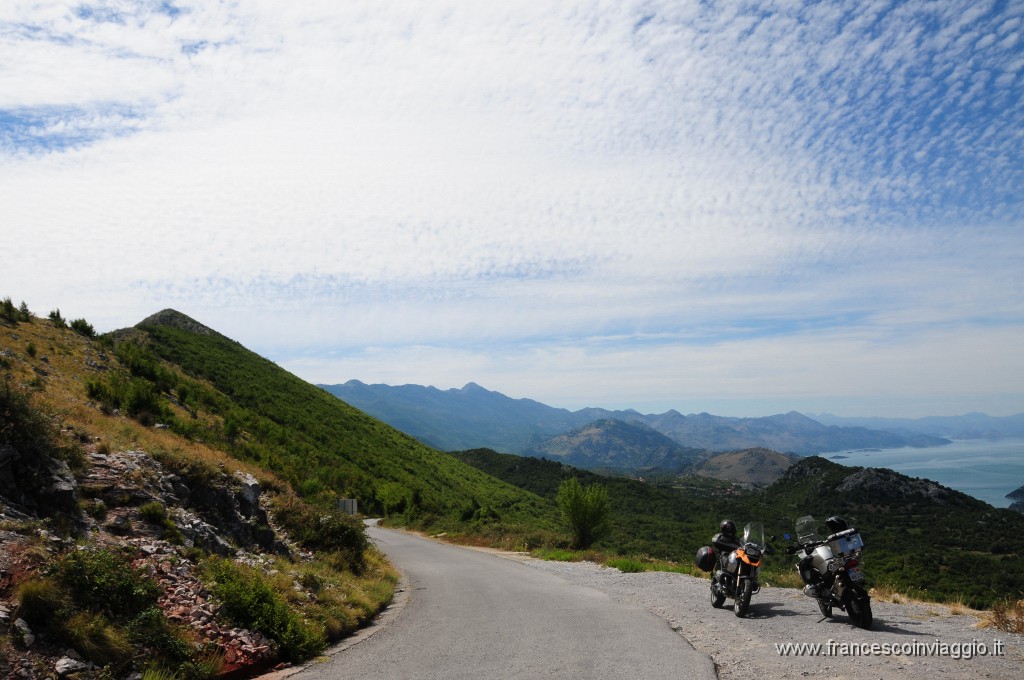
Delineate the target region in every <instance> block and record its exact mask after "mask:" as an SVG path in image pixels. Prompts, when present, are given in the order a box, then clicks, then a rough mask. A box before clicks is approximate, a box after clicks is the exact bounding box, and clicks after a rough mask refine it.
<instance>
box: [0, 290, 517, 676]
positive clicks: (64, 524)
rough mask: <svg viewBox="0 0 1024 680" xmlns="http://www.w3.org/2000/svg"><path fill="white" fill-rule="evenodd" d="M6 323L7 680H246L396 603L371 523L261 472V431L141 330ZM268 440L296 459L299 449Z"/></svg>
mask: <svg viewBox="0 0 1024 680" xmlns="http://www.w3.org/2000/svg"><path fill="white" fill-rule="evenodd" d="M12 310H14V308H13V305H12V304H11V303H10V300H9V298H8V299H6V300H3V301H0V544H2V548H0V622H2V623H3V624H4V625H3V630H2V632H0V667H2V668H3V669H4V671H10V669H11V663H10V662H11V660H12V659H14V658H15V655H16V658H17V659H19V661H18V666H19V668H21V669H22V671H24V673H23V674H24V675H26V676H31V677H44V676H45V677H50V676H52V677H57V675H60V676H61V677H64V676H66V677H108V678H113V677H143V674H144V673H145V674H146V675H147V676H151V677H168V678H169V677H172V676H174V677H179V676H180V677H185V676H187V677H213V676H215V675H220V674H223V676H224V677H252V676H253V675H255V674H257V673H259V672H264V671H266V670H267V669H269V668H270V667H272V666H274V665H276V664H278V663H281V662H284V661H291V662H298V661H302V660H304V659H308V658H311V657H315V656H317V655H318V654H319V653H320V652H321V651H322V650H323V649H324V648H325V647H326V646H327V644H328V642H329V641H331V640H336V639H338V638H340V637H342V636H344V635H348V634H350V633H352V632H354V631H355V630H356V629H357V628H358V627H360V626H361V625H363V624H364V623H365V622H367V621H368V620H370V619H372V618H373V617H374V616H375V615H376V614H377V612H378V611H379V610H380V609H381V608H382V607H384V606H385V605H386V604H387V603H388V602H389V600H390V599H391V595H392V592H393V590H394V584H395V583H396V582H397V579H398V574H397V572H395V571H394V570H393V569H391V567H390V566H389V565H388V564H387V562H386V560H385V559H384V558H383V556H382V555H381V554H380V553H379V552H378V551H377V550H376V549H374V548H373V546H372V545H371V544H370V543H369V541H368V540H367V537H366V534H365V532H364V528H363V524H362V522H360V521H359V520H357V519H356V518H353V517H350V516H348V515H347V514H345V513H342V512H340V511H339V510H338V509H336V508H335V507H334V504H333V503H332V502H331V500H332V499H331V498H330V496H329V495H326V494H322V493H317V494H313V495H311V496H309V497H307V498H306V499H302V498H300V497H299V496H298V495H297V494H296V493H295V490H294V489H293V487H292V485H291V484H290V482H289V481H288V480H287V479H285V478H283V476H281V475H278V474H277V473H276V472H275V471H274V470H273V469H271V466H270V465H261V464H257V463H256V460H255V457H254V456H250V455H249V453H250V451H252V452H256V451H257V450H258V448H250V447H251V446H253V447H255V446H257V445H259V444H260V442H259V440H258V438H259V436H260V434H259V432H258V431H257V430H256V429H252V430H249V429H245V427H243V426H242V425H243V424H245V423H247V422H255V421H249V420H247V417H246V416H245V413H246V409H245V408H244V407H242V406H240V405H238V404H237V403H235V402H233V401H232V400H231V398H230V397H229V396H228V395H227V394H226V393H225V392H221V391H219V390H218V389H217V388H214V387H213V386H212V385H211V383H210V382H208V381H206V380H204V379H200V378H196V377H189V376H187V375H185V374H184V372H183V371H182V370H181V369H180V367H178V366H176V365H174V364H171V363H169V362H166V361H161V360H160V359H158V358H157V357H156V355H155V354H153V352H152V349H151V348H150V347H148V346H147V336H146V335H145V333H144V332H142V331H138V330H137V329H135V330H131V329H130V330H126V331H124V332H122V333H119V334H112V335H105V336H102V337H99V338H97V337H95V333H94V331H93V329H92V327H91V326H90V325H88V324H87V323H86V322H85V321H84V320H76V321H73V322H71V324H70V328H69V325H68V323H67V322H65V320H64V319H63V318H62V317H61V316H60V314H59V311H57V310H54V312H51V315H50V318H49V319H46V318H38V317H34V316H33V315H32V314H31V313H30V312H29V311H28V309H27V306H25V305H23V306H22V309H21V310H16V311H17V312H18V313H11V312H12ZM79 322H80V323H79ZM187 332H190V333H200V334H206V335H208V337H209V338H215V336H214V335H213V333H212V331H209V329H206V330H205V331H204V330H202V329H199V328H198V327H196V328H193V329H192V330H190V331H187ZM218 340H220V339H218ZM224 340H225V341H226V339H224ZM237 347H240V346H237ZM253 366H255V364H253ZM264 375H265V374H263V373H258V374H257V376H256V378H257V379H259V378H260V377H264ZM308 389H309V391H310V393H311V394H314V395H316V394H322V393H320V392H319V391H318V390H316V388H313V387H312V386H308ZM339 406H340V404H338V403H332V404H330V408H332V409H333V410H335V411H337V410H338V407H339ZM296 424H297V425H298V424H301V423H296ZM225 425H227V427H225ZM227 433H233V434H232V436H231V437H227V436H225V434H227ZM274 435H275V437H274V439H273V441H271V442H267V443H268V444H269V445H270V446H273V447H274V448H275V449H284V448H287V446H288V445H289V439H290V438H289V429H288V428H287V427H282V428H281V429H279V430H277V431H275V432H274ZM459 468H461V469H462V470H463V471H464V472H465V471H467V470H470V469H469V468H465V466H459ZM281 470H282V472H284V471H285V470H284V468H283V467H281ZM472 473H473V477H483V476H484V475H482V474H480V473H477V472H476V471H475V470H472ZM293 478H294V477H293ZM488 479H490V478H488ZM503 486H507V485H503ZM508 488H509V490H510V491H512V489H511V487H508ZM512 493H513V494H514V496H519V497H521V496H528V494H526V493H525V492H523V491H521V490H518V489H515V490H514V491H512ZM309 501H317V503H316V504H314V503H311V502H309ZM320 501H322V502H320ZM278 570H280V572H278ZM277 573H281V574H293V575H294V576H295V578H294V579H293V578H292V577H291V576H289V577H288V578H285V579H280V578H274V577H273V574H277ZM314 574H315V578H313V575H314ZM300 581H301V583H300ZM214 603H216V604H214ZM14 620H17V621H16V623H17V625H11V623H12V621H14ZM72 650H73V651H72ZM54 668H57V669H58V671H59V673H56V674H55V673H54V671H53V669H54ZM2 674H3V675H4V676H5V677H6V673H2Z"/></svg>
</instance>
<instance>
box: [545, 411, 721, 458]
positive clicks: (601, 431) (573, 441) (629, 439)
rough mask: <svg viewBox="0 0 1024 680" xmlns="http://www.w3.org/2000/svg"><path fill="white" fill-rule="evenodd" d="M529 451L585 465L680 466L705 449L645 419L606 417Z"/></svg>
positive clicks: (699, 454) (701, 453)
mask: <svg viewBox="0 0 1024 680" xmlns="http://www.w3.org/2000/svg"><path fill="white" fill-rule="evenodd" d="M527 455H530V456H534V457H538V458H544V457H546V458H552V459H555V460H560V461H562V462H564V463H567V464H569V465H573V466H576V467H580V468H585V469H595V468H611V469H628V470H648V469H652V468H656V469H662V470H680V469H682V468H684V467H687V466H688V465H690V464H692V463H693V462H694V461H695V460H697V459H698V458H700V457H703V455H704V451H701V450H699V449H690V448H686V447H683V446H680V445H679V444H677V443H676V442H674V441H673V440H671V439H669V438H668V437H666V436H665V435H663V434H661V433H660V432H658V431H657V430H655V429H654V428H652V427H649V426H647V425H644V424H643V423H627V422H624V421H622V420H615V419H613V418H603V419H601V420H595V421H594V422H592V423H588V424H586V425H583V426H581V427H577V428H574V429H572V430H570V431H569V432H566V433H563V434H559V435H556V436H554V437H551V438H550V439H548V440H546V441H545V442H544V443H542V444H540V445H539V446H536V447H534V448H532V449H530V450H529V451H528V452H527Z"/></svg>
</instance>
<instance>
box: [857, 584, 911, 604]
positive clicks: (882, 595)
mask: <svg viewBox="0 0 1024 680" xmlns="http://www.w3.org/2000/svg"><path fill="white" fill-rule="evenodd" d="M869 594H870V595H871V599H873V600H875V601H877V602H891V603H893V604H914V603H919V601H917V600H914V599H913V598H911V597H910V596H908V595H907V594H906V593H901V592H899V591H898V590H896V589H895V588H894V587H893V586H891V585H888V584H879V585H876V586H874V587H873V588H872V589H871V591H870V593H869Z"/></svg>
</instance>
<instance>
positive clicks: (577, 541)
mask: <svg viewBox="0 0 1024 680" xmlns="http://www.w3.org/2000/svg"><path fill="white" fill-rule="evenodd" d="M555 500H556V502H557V503H558V509H559V510H560V511H561V513H562V520H563V521H564V522H565V523H566V525H568V527H569V529H570V531H572V534H573V547H575V548H579V549H585V548H589V547H590V546H591V545H592V544H593V543H594V542H595V541H597V540H598V539H600V538H601V537H602V536H604V535H606V534H607V533H608V532H609V531H610V530H611V525H610V523H609V515H610V514H611V503H610V502H609V500H608V491H607V490H606V489H605V488H604V487H603V486H601V485H600V484H591V485H590V486H588V487H586V488H583V486H582V485H581V484H580V481H579V480H578V479H576V478H575V477H570V478H569V479H567V480H565V481H564V482H562V484H561V485H560V486H559V487H558V494H557V496H556V497H555Z"/></svg>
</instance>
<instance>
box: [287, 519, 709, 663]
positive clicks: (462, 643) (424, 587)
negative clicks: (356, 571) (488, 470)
mask: <svg viewBox="0 0 1024 680" xmlns="http://www.w3.org/2000/svg"><path fill="white" fill-rule="evenodd" d="M368 531H369V534H370V537H371V538H372V539H373V540H374V541H375V542H376V543H377V545H378V546H379V547H380V548H381V550H383V551H384V552H385V553H386V554H387V555H388V557H389V558H390V559H391V561H392V563H393V564H394V565H395V566H397V567H398V568H399V569H400V570H401V571H402V572H403V573H404V575H405V577H406V583H405V588H406V592H404V593H401V596H403V597H405V598H406V602H405V604H404V606H403V607H402V608H401V609H400V611H399V612H398V613H397V614H393V615H392V618H391V620H390V621H389V622H388V623H386V624H385V625H383V626H380V627H379V628H378V630H377V631H376V632H374V633H373V634H372V635H369V636H367V637H365V638H364V639H362V640H360V641H359V642H357V643H356V644H349V645H347V646H346V647H345V648H344V649H343V650H342V651H340V652H338V653H336V654H334V655H333V656H331V657H330V658H329V659H328V660H327V661H325V662H323V663H316V664H313V665H311V666H308V667H307V668H305V669H304V670H302V671H301V672H299V673H298V674H297V677H298V678H300V680H319V679H324V680H326V679H328V678H331V679H336V678H353V679H355V678H359V679H361V680H363V679H372V678H389V679H390V678H395V679H405V678H424V679H426V678H430V679H434V678H474V679H476V678H587V679H591V678H595V679H596V678H616V679H619V678H645V679H648V680H657V679H658V678H671V679H672V680H678V679H679V678H680V677H685V678H693V679H694V680H703V679H707V680H713V679H714V678H715V669H714V665H713V664H712V662H711V660H710V658H709V657H708V656H707V655H705V654H702V653H699V652H697V651H695V650H694V648H693V647H692V646H691V645H690V643H689V642H687V641H686V639H685V638H684V637H683V636H682V635H680V634H679V633H678V632H676V631H674V630H672V628H671V627H670V626H669V624H668V623H667V622H666V621H665V620H664V619H662V618H659V617H658V616H655V615H654V614H653V613H651V612H650V611H648V610H647V609H644V608H641V607H636V606H632V605H631V604H628V603H622V602H617V601H616V600H614V599H612V598H611V597H610V596H608V595H607V594H605V593H602V592H600V591H598V590H595V589H593V588H589V587H584V586H580V585H574V584H572V583H570V582H568V581H566V580H564V579H562V578H561V577H559V576H557V575H554V574H551V573H545V572H543V571H539V570H537V569H533V568H530V567H529V566H526V565H524V564H521V563H519V562H517V561H514V560H508V559H504V558H502V557H498V556H496V555H491V554H488V553H485V552H480V551H476V550H469V549H466V548H460V547H457V546H452V545H447V544H443V543H439V542H436V541H432V540H429V539H424V538H420V537H417V536H413V535H410V534H406V533H402V532H397V531H389V530H386V529H379V528H376V527H370V528H369V529H368Z"/></svg>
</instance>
